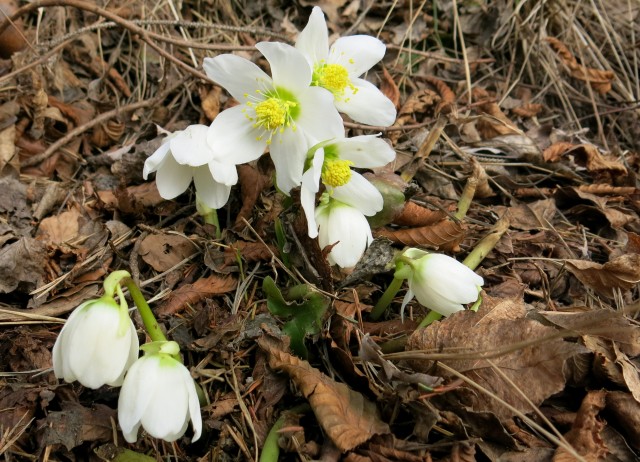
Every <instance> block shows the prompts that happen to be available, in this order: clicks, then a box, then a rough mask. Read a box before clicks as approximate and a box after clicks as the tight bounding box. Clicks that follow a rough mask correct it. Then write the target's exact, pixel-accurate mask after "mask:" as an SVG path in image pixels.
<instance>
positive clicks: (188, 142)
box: [169, 125, 214, 167]
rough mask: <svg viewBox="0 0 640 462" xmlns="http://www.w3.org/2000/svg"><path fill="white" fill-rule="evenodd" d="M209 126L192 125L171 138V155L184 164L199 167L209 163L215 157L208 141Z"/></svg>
mask: <svg viewBox="0 0 640 462" xmlns="http://www.w3.org/2000/svg"><path fill="white" fill-rule="evenodd" d="M208 131H209V127H208V126H206V125H190V126H188V127H187V128H186V129H185V130H183V131H182V132H180V133H178V134H176V136H175V137H172V138H171V139H170V140H169V146H170V147H171V155H173V158H174V159H175V161H176V162H177V163H179V164H182V165H189V166H191V167H198V166H200V165H204V164H206V163H208V162H209V161H210V160H211V159H213V157H214V152H213V149H211V147H210V146H209V144H208V143H207V133H208Z"/></svg>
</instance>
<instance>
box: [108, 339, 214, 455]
mask: <svg viewBox="0 0 640 462" xmlns="http://www.w3.org/2000/svg"><path fill="white" fill-rule="evenodd" d="M142 349H143V350H147V353H146V354H145V355H144V356H143V357H141V358H140V359H138V360H137V361H136V362H135V363H134V364H133V366H131V368H130V369H129V371H128V372H127V375H126V377H125V379H124V383H123V384H122V390H120V398H119V399H118V422H119V423H120V428H121V429H122V433H123V435H124V438H125V439H126V440H127V441H128V442H129V443H135V442H136V440H137V439H138V430H139V428H140V426H142V428H144V429H145V430H146V432H147V433H148V434H149V435H151V436H153V437H154V438H160V439H163V440H165V441H169V442H171V441H175V440H177V439H178V438H180V437H181V436H182V435H184V433H185V431H186V430H187V426H188V424H189V420H191V425H192V426H193V432H194V436H193V439H192V441H196V440H197V439H198V438H200V435H201V433H202V416H201V414H200V403H199V402H198V394H197V392H196V386H195V383H194V381H193V379H192V378H191V374H189V371H188V370H187V368H186V367H185V366H184V365H183V364H182V363H180V362H179V361H178V360H176V359H175V358H174V357H173V356H174V355H177V354H178V352H179V348H178V344H177V343H175V342H152V343H148V344H146V345H143V346H142Z"/></svg>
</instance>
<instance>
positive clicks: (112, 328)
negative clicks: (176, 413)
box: [52, 290, 138, 388]
mask: <svg viewBox="0 0 640 462" xmlns="http://www.w3.org/2000/svg"><path fill="white" fill-rule="evenodd" d="M120 297H121V298H120V300H121V302H122V303H124V300H123V298H122V295H121V290H120ZM52 356H53V372H54V374H55V376H56V377H58V378H62V379H64V380H65V381H66V382H73V381H75V380H77V381H78V382H80V383H81V384H82V385H84V386H85V387H88V388H100V387H101V386H103V385H111V386H120V385H121V384H122V379H123V377H124V374H125V372H126V370H127V369H128V368H129V366H131V364H133V362H134V361H135V360H136V358H137V357H138V336H137V334H136V329H135V327H134V326H133V323H132V322H131V318H129V313H128V311H127V305H126V303H125V304H124V306H123V305H118V304H117V303H116V301H115V300H114V299H113V297H112V296H111V295H105V296H104V297H102V298H99V299H97V300H89V301H86V302H84V303H83V304H81V305H80V306H78V307H77V308H76V309H75V311H74V312H73V313H71V316H69V319H67V322H66V323H65V325H64V326H63V328H62V330H61V331H60V334H59V335H58V338H57V339H56V343H55V345H54V346H53V354H52Z"/></svg>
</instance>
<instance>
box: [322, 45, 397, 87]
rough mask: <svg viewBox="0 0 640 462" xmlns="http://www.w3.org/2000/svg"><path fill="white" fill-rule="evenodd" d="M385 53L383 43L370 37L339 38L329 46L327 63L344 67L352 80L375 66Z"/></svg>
mask: <svg viewBox="0 0 640 462" xmlns="http://www.w3.org/2000/svg"><path fill="white" fill-rule="evenodd" d="M386 51H387V47H386V46H385V45H384V43H382V42H381V41H380V40H378V39H377V38H375V37H372V36H370V35H352V36H349V37H340V38H339V39H338V40H336V41H335V42H334V43H333V45H331V49H330V50H329V58H328V59H327V61H328V62H329V63H332V64H340V65H342V66H344V67H345V69H347V72H349V77H351V78H352V79H353V78H356V77H360V76H361V75H362V74H364V73H365V72H367V71H368V70H369V69H371V68H372V67H373V66H375V65H376V64H377V63H378V62H379V61H380V60H381V59H382V58H383V57H384V54H385V52H386Z"/></svg>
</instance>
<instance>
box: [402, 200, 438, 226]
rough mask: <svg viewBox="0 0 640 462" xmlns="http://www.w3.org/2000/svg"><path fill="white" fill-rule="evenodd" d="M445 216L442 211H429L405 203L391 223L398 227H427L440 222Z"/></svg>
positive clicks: (419, 206) (412, 203) (416, 205)
mask: <svg viewBox="0 0 640 462" xmlns="http://www.w3.org/2000/svg"><path fill="white" fill-rule="evenodd" d="M446 216H447V215H446V214H445V213H444V212H443V211H442V210H431V209H428V208H426V207H422V206H421V205H418V204H416V203H415V202H411V201H407V202H405V204H404V208H403V209H402V211H401V212H400V214H399V215H398V216H397V217H395V218H394V219H393V223H394V224H396V225H399V226H412V227H416V226H429V225H434V224H436V223H437V222H439V221H442V220H443V219H444V218H445V217H446Z"/></svg>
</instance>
